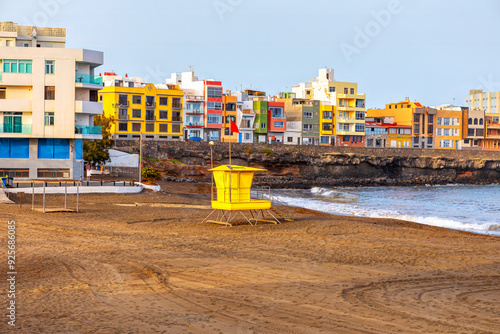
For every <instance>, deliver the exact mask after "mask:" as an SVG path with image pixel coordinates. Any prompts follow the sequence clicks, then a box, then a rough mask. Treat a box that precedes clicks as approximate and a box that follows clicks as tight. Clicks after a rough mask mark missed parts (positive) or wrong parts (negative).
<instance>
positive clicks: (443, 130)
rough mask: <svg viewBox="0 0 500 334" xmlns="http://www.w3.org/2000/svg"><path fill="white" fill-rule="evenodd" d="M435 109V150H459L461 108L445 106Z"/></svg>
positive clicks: (460, 143) (461, 137)
mask: <svg viewBox="0 0 500 334" xmlns="http://www.w3.org/2000/svg"><path fill="white" fill-rule="evenodd" d="M436 109H437V114H436V117H437V121H436V133H435V134H436V144H435V148H438V149H456V150H461V149H462V144H463V124H462V121H463V112H464V110H463V108H461V107H455V106H451V105H446V106H440V107H436Z"/></svg>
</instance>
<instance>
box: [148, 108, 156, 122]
mask: <svg viewBox="0 0 500 334" xmlns="http://www.w3.org/2000/svg"><path fill="white" fill-rule="evenodd" d="M154 120H155V111H154V110H146V121H154Z"/></svg>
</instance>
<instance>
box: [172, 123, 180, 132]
mask: <svg viewBox="0 0 500 334" xmlns="http://www.w3.org/2000/svg"><path fill="white" fill-rule="evenodd" d="M179 132H181V125H180V124H172V133H179Z"/></svg>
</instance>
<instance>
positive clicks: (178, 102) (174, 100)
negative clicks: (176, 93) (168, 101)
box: [172, 97, 182, 109]
mask: <svg viewBox="0 0 500 334" xmlns="http://www.w3.org/2000/svg"><path fill="white" fill-rule="evenodd" d="M172 108H174V109H182V103H181V98H180V97H173V98H172Z"/></svg>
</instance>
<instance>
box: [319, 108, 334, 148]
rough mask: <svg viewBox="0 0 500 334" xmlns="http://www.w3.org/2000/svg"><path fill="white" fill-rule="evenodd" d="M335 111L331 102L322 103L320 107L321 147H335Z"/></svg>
mask: <svg viewBox="0 0 500 334" xmlns="http://www.w3.org/2000/svg"><path fill="white" fill-rule="evenodd" d="M335 110H336V107H335V106H334V105H332V104H331V102H321V104H320V106H319V144H320V145H335V133H336V132H335V129H336V127H335Z"/></svg>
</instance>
